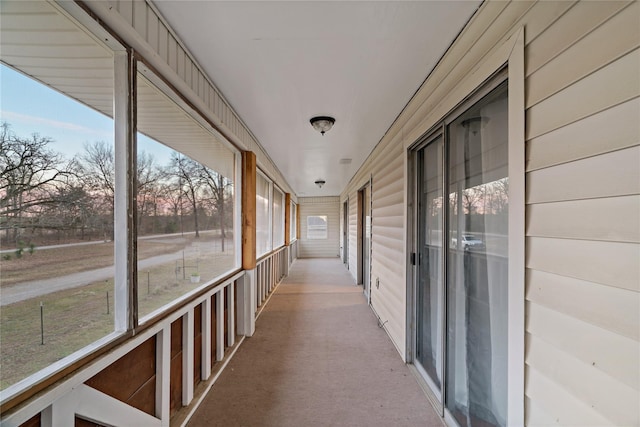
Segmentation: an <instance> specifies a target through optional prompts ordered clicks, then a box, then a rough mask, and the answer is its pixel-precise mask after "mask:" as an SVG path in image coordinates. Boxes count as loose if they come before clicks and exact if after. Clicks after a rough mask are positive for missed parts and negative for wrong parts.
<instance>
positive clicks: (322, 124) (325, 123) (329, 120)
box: [309, 116, 336, 136]
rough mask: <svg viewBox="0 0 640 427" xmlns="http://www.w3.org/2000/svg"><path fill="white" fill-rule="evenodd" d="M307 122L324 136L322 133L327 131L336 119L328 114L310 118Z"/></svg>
mask: <svg viewBox="0 0 640 427" xmlns="http://www.w3.org/2000/svg"><path fill="white" fill-rule="evenodd" d="M309 122H310V123H311V126H313V128H314V129H315V130H317V131H318V132H320V133H321V134H322V136H324V133H325V132H328V131H329V129H331V127H332V126H333V124H334V123H335V122H336V119H334V118H333V117H328V116H317V117H313V118H311V120H309Z"/></svg>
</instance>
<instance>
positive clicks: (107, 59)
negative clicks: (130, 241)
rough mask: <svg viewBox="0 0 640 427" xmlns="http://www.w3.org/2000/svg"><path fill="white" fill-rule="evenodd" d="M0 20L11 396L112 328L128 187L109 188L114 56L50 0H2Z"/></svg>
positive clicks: (2, 237) (1, 182)
mask: <svg viewBox="0 0 640 427" xmlns="http://www.w3.org/2000/svg"><path fill="white" fill-rule="evenodd" d="M0 16H1V22H0V31H1V33H0V39H1V40H2V49H0V60H1V61H2V65H0V74H1V78H0V82H1V89H0V94H1V95H0V96H1V99H0V104H1V105H2V117H1V120H0V121H1V124H0V138H1V141H0V248H1V249H0V271H1V272H2V273H1V274H0V287H1V288H2V299H1V303H0V304H1V306H2V307H1V309H0V337H1V341H2V344H1V345H0V389H2V390H4V391H5V393H3V394H4V396H5V397H6V396H9V395H11V393H13V392H15V391H17V390H19V389H21V388H26V386H28V384H29V383H30V382H36V381H38V375H37V374H36V373H37V372H38V371H40V370H41V369H43V368H45V367H47V366H49V365H51V364H53V363H55V362H59V361H60V360H61V359H64V358H65V357H67V356H69V355H71V354H72V353H74V352H76V351H79V350H82V349H83V348H85V347H86V346H87V345H89V344H91V343H93V342H95V341H97V340H99V339H101V338H104V337H106V336H108V335H110V334H111V333H113V332H114V304H113V301H114V280H113V277H114V244H113V233H114V193H115V192H117V191H120V190H121V189H119V188H116V187H115V185H114V176H115V171H116V167H117V165H116V164H115V161H114V158H113V153H114V131H113V129H114V122H113V119H112V114H113V106H114V102H113V93H114V54H113V52H112V51H111V50H110V49H109V48H107V47H105V46H103V45H100V44H98V43H97V42H96V39H95V38H94V37H92V36H90V35H88V34H87V33H86V32H85V31H84V30H83V29H81V28H80V27H79V26H77V25H76V24H75V23H74V22H73V21H71V20H70V19H69V18H67V17H66V15H64V14H62V13H60V12H58V10H57V9H56V8H55V6H53V5H51V4H49V3H48V2H4V1H3V2H2V13H1V14H0ZM26 40H28V41H29V42H28V43H26V42H25V41H26ZM78 46H81V49H82V51H83V55H80V56H79V55H78V54H77V52H76V50H77V49H78ZM52 51H55V52H56V54H55V56H53V55H51V54H50V52H52ZM71 63H72V64H73V65H72V66H71V65H69V64H71ZM61 82H64V84H62V83H61ZM52 88H56V89H57V90H53V89H52ZM32 374H36V375H34V376H33V377H31V378H30V379H29V380H27V381H26V382H25V383H22V384H16V383H17V382H18V381H21V380H24V379H26V378H27V377H29V376H31V375H32ZM14 384H16V385H15V387H11V386H12V385H14ZM8 388H11V391H9V390H8Z"/></svg>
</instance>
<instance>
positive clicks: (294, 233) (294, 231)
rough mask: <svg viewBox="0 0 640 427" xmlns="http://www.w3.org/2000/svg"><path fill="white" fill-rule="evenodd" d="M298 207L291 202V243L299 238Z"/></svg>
mask: <svg viewBox="0 0 640 427" xmlns="http://www.w3.org/2000/svg"><path fill="white" fill-rule="evenodd" d="M297 208H298V207H297V206H296V204H295V203H294V202H291V208H290V209H291V215H290V218H291V220H290V221H289V226H290V227H291V228H290V230H289V236H290V237H291V241H294V240H295V239H297V238H298V213H297Z"/></svg>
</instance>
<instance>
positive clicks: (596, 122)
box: [526, 98, 640, 171]
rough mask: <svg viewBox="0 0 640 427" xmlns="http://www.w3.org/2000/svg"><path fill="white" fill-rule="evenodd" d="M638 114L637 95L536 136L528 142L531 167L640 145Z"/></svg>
mask: <svg viewBox="0 0 640 427" xmlns="http://www.w3.org/2000/svg"><path fill="white" fill-rule="evenodd" d="M638 117H640V98H635V99H632V100H630V101H627V102H624V103H622V104H620V105H617V106H615V107H612V108H609V109H607V110H604V111H602V112H600V113H597V114H594V115H592V116H589V117H587V118H585V119H583V120H580V121H578V122H575V123H571V124H569V125H567V126H564V127H561V128H559V129H556V130H555V131H553V132H549V133H547V134H544V135H542V136H540V137H538V138H534V139H532V140H530V141H528V142H527V166H526V167H527V171H533V170H536V169H542V168H546V167H549V166H555V165H558V164H561V163H567V162H571V161H574V160H578V159H583V158H586V157H591V156H596V155H600V154H605V153H608V152H611V151H616V150H620V149H623V148H628V147H631V146H634V145H638V144H639V143H640V128H639V127H638V126H635V123H636V120H637V118H638ZM613 129H615V132H612V130H613Z"/></svg>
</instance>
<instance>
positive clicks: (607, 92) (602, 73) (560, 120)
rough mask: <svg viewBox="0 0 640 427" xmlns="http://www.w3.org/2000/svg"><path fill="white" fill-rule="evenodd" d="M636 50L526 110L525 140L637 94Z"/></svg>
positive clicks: (639, 62) (638, 69)
mask: <svg viewBox="0 0 640 427" xmlns="http://www.w3.org/2000/svg"><path fill="white" fill-rule="evenodd" d="M638 75H640V54H639V51H638V49H636V50H634V51H632V52H630V53H628V54H627V55H625V56H623V57H622V58H620V59H618V60H616V61H614V62H612V63H611V64H609V65H607V66H605V67H603V68H601V69H599V70H598V71H597V72H595V73H593V74H590V75H589V76H587V77H585V78H583V79H581V80H579V81H578V82H576V83H575V84H573V85H571V86H569V87H567V88H566V89H563V90H562V91H560V92H558V93H556V94H555V95H554V96H552V97H550V98H547V99H545V100H544V101H542V102H540V103H538V104H536V105H534V106H533V107H531V108H529V109H528V110H527V112H526V122H527V124H528V126H527V131H526V138H527V139H530V138H534V137H536V136H540V135H542V134H544V133H547V132H550V131H552V130H555V129H558V128H560V127H562V126H565V125H567V124H569V123H573V122H575V121H577V120H580V119H583V118H585V117H588V116H590V115H592V114H594V113H597V112H599V111H603V110H606V109H607V108H611V107H613V106H615V105H618V104H621V103H623V102H625V101H628V100H630V99H633V98H635V97H637V96H638V95H639V94H640V85H639V84H638Z"/></svg>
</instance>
